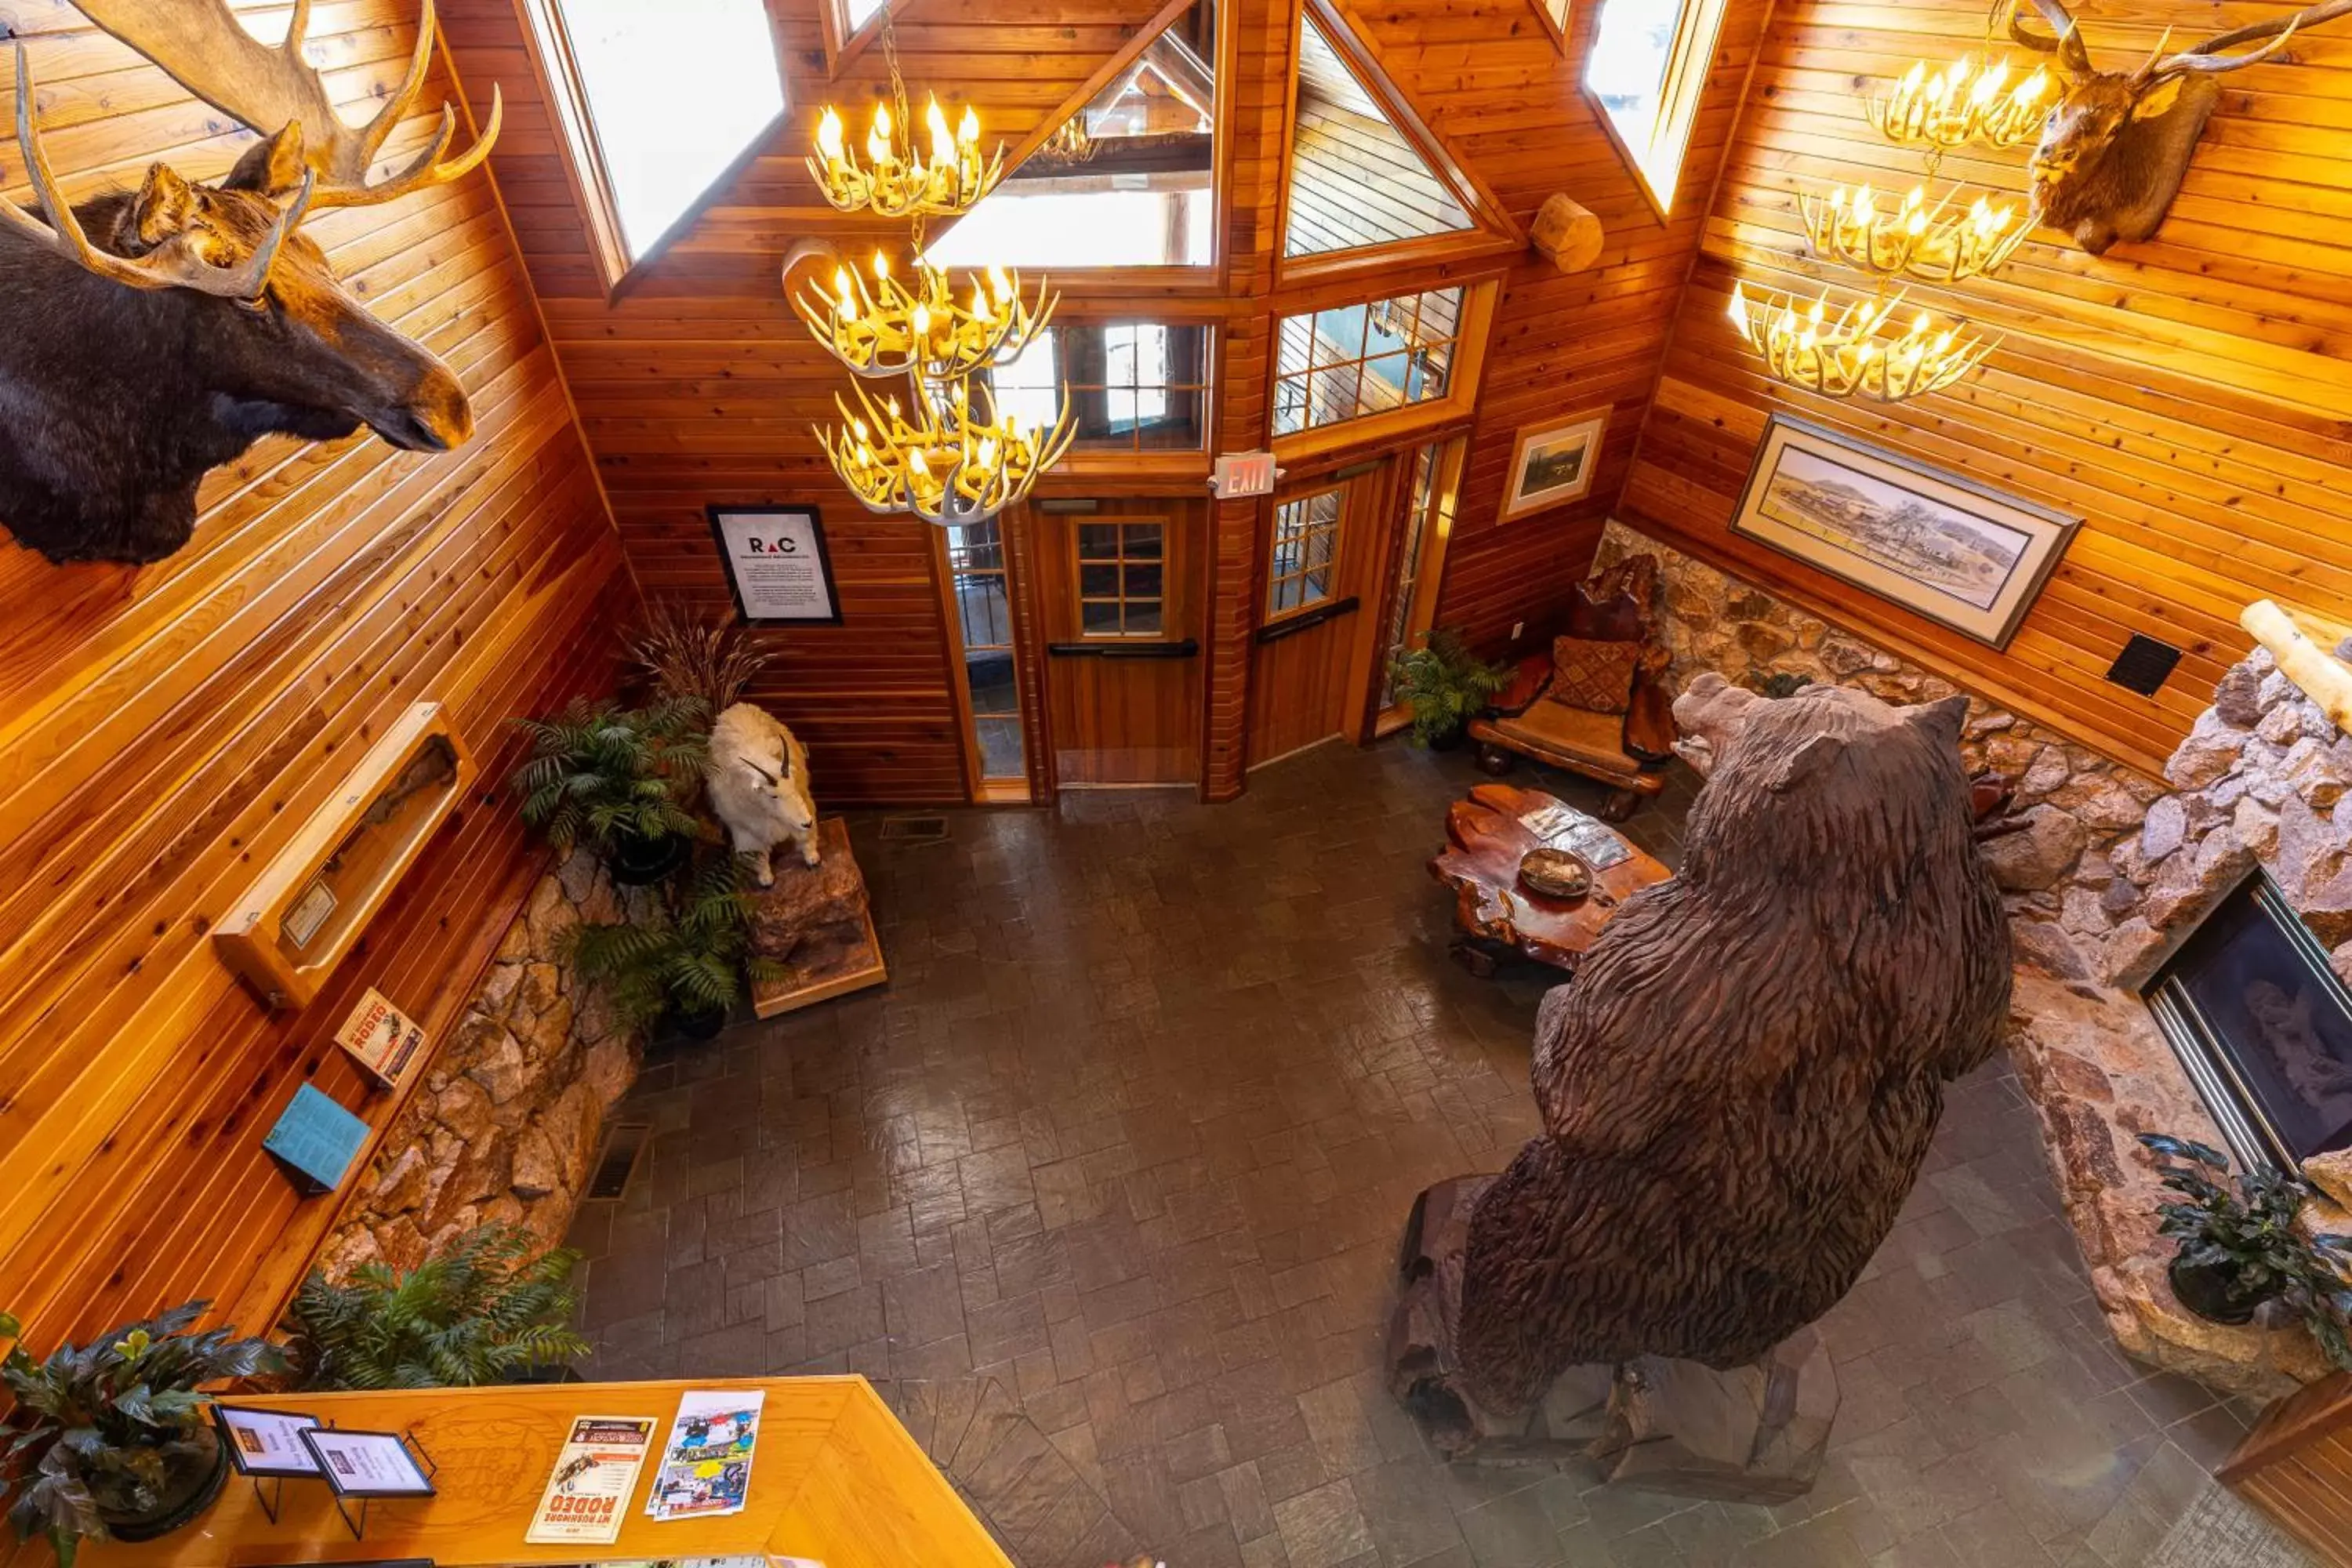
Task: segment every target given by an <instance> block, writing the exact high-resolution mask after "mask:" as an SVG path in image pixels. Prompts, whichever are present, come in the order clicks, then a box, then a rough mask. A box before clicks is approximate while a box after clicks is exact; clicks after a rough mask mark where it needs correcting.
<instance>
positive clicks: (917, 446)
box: [785, 6, 1075, 528]
mask: <svg viewBox="0 0 2352 1568" xmlns="http://www.w3.org/2000/svg"><path fill="white" fill-rule="evenodd" d="M882 51H883V58H884V59H885V60H886V61H887V63H888V67H889V72H890V92H889V97H888V99H887V101H886V102H883V103H881V104H877V106H876V107H875V110H874V118H873V121H872V123H871V125H870V126H869V128H868V130H867V132H866V156H865V158H864V160H863V161H860V159H859V158H858V156H857V154H856V153H855V152H853V151H852V150H851V149H850V147H849V146H848V144H847V140H846V137H845V132H844V130H843V127H842V120H841V113H840V111H839V110H835V109H834V108H833V107H832V106H830V105H827V106H826V108H825V111H824V116H823V117H822V118H821V119H819V120H818V121H817V128H816V153H815V154H814V156H812V157H811V158H810V159H809V160H808V171H809V176H810V178H812V179H814V181H815V182H816V184H817V188H818V189H819V190H821V191H823V192H824V198H825V200H826V201H828V202H830V203H832V204H833V205H834V206H835V207H836V208H838V209H839V210H841V211H843V212H872V213H875V214H876V215H877V216H882V217H887V218H908V219H911V220H912V222H911V225H910V228H911V235H910V242H911V243H910V250H911V252H912V255H913V264H912V267H911V268H910V271H909V273H908V277H907V279H906V280H905V281H903V282H902V281H901V280H900V279H899V277H898V273H897V272H896V270H895V269H894V268H892V266H891V262H890V258H889V257H888V255H887V253H885V252H882V251H878V250H877V251H876V252H875V253H874V260H873V264H872V267H871V268H870V279H869V278H868V277H866V276H861V275H860V274H859V273H858V271H857V270H856V268H853V267H851V266H849V265H848V264H846V263H840V264H837V265H836V266H835V268H834V270H833V276H832V278H831V279H829V280H826V281H825V282H819V281H817V280H815V279H810V280H807V281H804V282H803V284H802V285H801V287H800V289H799V291H798V292H797V293H795V294H793V310H794V312H795V313H797V314H798V315H799V317H800V319H801V322H802V324H803V325H804V326H806V327H807V328H808V330H809V332H810V335H812V336H813V337H814V338H815V339H816V341H817V342H820V343H822V344H824V349H825V352H826V353H830V354H832V355H833V357H834V358H835V359H836V360H838V361H840V362H841V364H842V366H843V368H844V369H845V370H847V371H848V372H849V373H850V374H852V375H854V376H856V377H857V378H858V379H859V381H860V382H861V383H862V382H865V381H870V380H878V379H883V378H887V377H890V376H899V375H903V376H905V377H906V378H907V390H908V396H907V399H906V401H905V402H904V403H901V402H900V400H899V399H898V397H897V396H895V395H886V396H884V397H883V399H882V400H881V402H880V403H879V404H877V402H876V401H875V399H874V398H873V397H872V396H870V395H868V394H867V393H866V388H865V387H864V386H863V385H862V384H861V385H858V386H856V387H855V388H854V390H855V392H856V406H855V407H852V406H851V405H850V404H849V403H848V401H846V400H845V399H844V398H842V397H841V396H840V395H837V394H836V395H835V397H834V406H835V408H837V409H838V410H840V413H841V418H842V423H841V424H840V426H835V427H827V426H822V425H820V426H816V427H815V430H816V438H817V444H818V445H819V446H820V447H823V448H824V456H825V461H827V462H828V463H830V464H832V465H833V471H834V473H835V474H836V475H837V476H839V478H840V479H841V482H842V483H843V484H845V485H846V486H848V487H849V493H850V494H852V495H854V496H856V498H857V500H858V503H859V504H860V505H862V506H864V507H865V508H866V510H868V511H873V512H880V513H885V514H898V515H902V516H911V517H918V518H920V519H922V520H923V521H925V522H929V523H936V524H938V525H940V527H943V528H953V527H960V526H963V525H966V524H970V523H976V522H984V521H987V520H988V519H990V518H992V517H994V516H995V515H996V514H997V513H999V512H1001V511H1003V510H1004V509H1005V508H1007V507H1009V506H1012V505H1013V504H1014V503H1016V502H1018V501H1019V500H1022V498H1024V496H1026V495H1027V494H1028V493H1029V490H1030V488H1031V487H1032V486H1034V484H1035V483H1036V482H1037V476H1038V475H1039V474H1041V473H1043V472H1044V471H1045V469H1047V468H1051V467H1052V466H1053V465H1054V464H1055V463H1056V462H1058V461H1059V460H1060V459H1061V458H1062V456H1063V454H1064V453H1066V452H1067V451H1068V450H1069V448H1070V441H1071V439H1072V437H1073V436H1074V434H1075V431H1074V429H1073V426H1072V422H1071V405H1070V398H1069V392H1068V388H1066V387H1065V388H1063V391H1062V397H1061V399H1060V407H1061V415H1060V417H1059V418H1058V420H1056V421H1055V423H1054V424H1053V425H1051V426H1029V425H1025V424H1024V422H1023V421H1022V420H1021V418H1020V416H1018V415H1016V414H1013V413H1009V412H1001V411H1000V410H999V409H998V407H997V405H996V397H995V394H994V393H993V392H992V390H991V388H990V387H989V385H988V384H986V383H984V382H983V383H982V384H980V385H978V386H975V385H974V384H973V382H972V378H973V377H974V376H985V375H986V374H988V373H989V371H990V370H992V368H993V367H995V366H998V365H1003V364H1009V363H1012V362H1013V360H1015V359H1018V358H1019V357H1020V356H1021V354H1022V353H1023V351H1024V350H1025V349H1027V348H1028V347H1029V345H1030V344H1031V343H1032V342H1035V341H1036V339H1037V337H1038V335H1039V334H1040V333H1042V332H1043V331H1045V327H1046V323H1047V322H1049V321H1052V320H1053V316H1054V307H1055V304H1056V303H1057V302H1058V300H1057V297H1056V296H1055V294H1054V293H1053V292H1052V291H1051V290H1049V289H1047V288H1046V286H1045V283H1044V282H1042V281H1041V282H1040V283H1039V284H1038V285H1037V289H1036V292H1035V294H1034V297H1033V298H1026V299H1024V296H1023V293H1022V288H1021V279H1020V275H1019V274H1018V273H1014V272H1009V271H1007V270H1006V269H1004V268H1001V267H992V268H989V269H988V270H987V271H986V272H985V273H979V272H974V273H971V274H968V275H966V277H965V278H964V279H963V282H962V284H961V286H959V285H958V284H957V283H956V282H955V281H954V280H953V279H950V277H949V276H948V274H947V271H946V269H945V268H939V267H934V266H932V265H931V264H930V263H929V261H927V260H925V259H924V257H923V223H924V220H925V219H926V218H932V217H958V216H961V215H963V214H964V213H967V212H969V211H971V209H972V208H973V207H974V206H976V205H979V203H980V202H981V201H982V199H983V198H984V197H986V196H987V195H988V194H989V192H991V191H992V190H994V189H995V188H996V183H997V181H998V180H999V179H1000V178H1002V177H1003V172H1004V148H1003V144H1002V143H999V144H998V146H997V148H996V151H995V152H994V153H992V154H990V155H989V156H987V157H985V158H983V157H982V155H981V151H980V117H979V116H978V115H977V114H975V113H973V112H972V110H971V109H970V108H966V109H965V110H964V111H963V118H962V120H961V123H960V124H958V125H957V127H956V128H955V130H954V131H952V132H950V130H949V129H948V117H947V111H946V110H942V109H941V108H940V101H939V100H938V99H936V98H933V99H931V100H930V101H929V106H928V107H927V108H926V110H924V114H923V122H924V127H925V129H926V131H927V132H929V138H930V156H929V159H928V160H926V159H925V158H924V156H923V155H922V153H921V152H920V151H919V149H918V148H917V147H916V146H915V145H914V142H913V140H912V135H913V131H912V125H911V122H910V117H909V116H908V111H907V83H906V79H904V78H903V77H901V76H900V75H899V72H898V37H897V35H896V33H895V31H894V30H893V28H892V26H891V20H890V10H889V7H887V6H885V7H884V8H883V13H882ZM792 273H793V263H792V262H790V261H788V262H787V263H786V264H785V279H786V286H787V287H788V288H789V287H790V285H791V278H792Z"/></svg>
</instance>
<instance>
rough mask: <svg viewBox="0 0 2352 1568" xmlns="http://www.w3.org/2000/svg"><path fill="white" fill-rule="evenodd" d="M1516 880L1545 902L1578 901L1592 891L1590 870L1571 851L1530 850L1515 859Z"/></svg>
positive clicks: (1578, 856)
mask: <svg viewBox="0 0 2352 1568" xmlns="http://www.w3.org/2000/svg"><path fill="white" fill-rule="evenodd" d="M1519 880H1520V881H1521V882H1522V883H1524V884H1525V885H1526V887H1527V889H1528V891H1529V892H1535V893H1541V894H1542V895H1543V896H1544V897H1545V898H1548V899H1568V900H1575V899H1580V898H1583V897H1584V896H1585V895H1586V894H1588V893H1590V892H1591V891H1592V868H1591V866H1589V865H1587V864H1586V863H1585V860H1584V857H1583V856H1581V855H1579V854H1577V853H1576V852H1575V851H1574V850H1572V849H1549V848H1546V849H1530V850H1528V852H1527V853H1526V854H1525V855H1522V856H1520V857H1519Z"/></svg>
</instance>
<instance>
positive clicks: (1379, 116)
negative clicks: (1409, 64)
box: [1283, 10, 1473, 256]
mask: <svg viewBox="0 0 2352 1568" xmlns="http://www.w3.org/2000/svg"><path fill="white" fill-rule="evenodd" d="M1343 25H1344V24H1343ZM1389 90H1391V91H1392V90H1393V89H1389ZM1472 226H1473V225H1472V223H1471V220H1470V215H1469V213H1467V212H1466V211H1465V210H1464V209H1463V205H1462V203H1461V200H1460V199H1459V197H1457V196H1456V195H1455V194H1454V189H1453V187H1452V186H1451V185H1450V184H1448V183H1447V182H1446V180H1445V179H1444V176H1442V175H1441V174H1438V172H1437V171H1436V170H1435V169H1434V168H1433V167H1431V166H1430V163H1429V160H1428V158H1427V157H1425V156H1424V155H1423V153H1422V151H1421V149H1420V148H1419V147H1417V146H1415V145H1414V144H1413V142H1412V139H1411V138H1409V137H1408V136H1406V135H1405V133H1404V132H1402V131H1401V130H1399V129H1398V128H1397V125H1396V123H1395V121H1393V120H1391V118H1390V116H1389V114H1388V112H1387V111H1386V110H1383V109H1382V108H1381V106H1380V104H1379V102H1378V101H1376V100H1374V99H1373V98H1372V96H1371V95H1370V93H1369V92H1367V91H1366V90H1365V89H1364V86H1363V84H1362V83H1361V82H1360V81H1359V80H1358V79H1357V78H1356V76H1355V74H1354V70H1353V69H1352V68H1350V67H1349V65H1347V64H1346V63H1344V62H1343V61H1342V60H1341V59H1340V58H1339V50H1338V49H1336V48H1335V47H1333V46H1332V42H1331V40H1330V39H1329V38H1328V37H1326V36H1325V34H1324V31H1323V28H1322V26H1320V25H1319V24H1318V22H1317V21H1316V19H1315V14H1314V13H1313V12H1312V11H1311V10H1310V11H1308V12H1307V13H1306V14H1305V26H1302V27H1301V28H1300V29H1299V35H1298V98H1297V115H1296V121H1295V123H1294V124H1293V125H1292V127H1291V137H1290V201H1289V208H1288V220H1287V226H1286V232H1285V234H1284V237H1283V253H1284V254H1285V255H1286V256H1313V255H1318V254H1321V253H1324V252H1328V251H1335V250H1357V249H1361V248H1363V247H1368V246H1377V245H1389V244H1392V243H1394V242H1396V241H1398V240H1407V239H1419V238H1423V237H1427V236H1430V235H1434V234H1445V233H1449V232H1452V231H1455V230H1460V229H1466V228H1470V227H1472Z"/></svg>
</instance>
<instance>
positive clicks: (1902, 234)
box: [1797, 185, 2032, 283]
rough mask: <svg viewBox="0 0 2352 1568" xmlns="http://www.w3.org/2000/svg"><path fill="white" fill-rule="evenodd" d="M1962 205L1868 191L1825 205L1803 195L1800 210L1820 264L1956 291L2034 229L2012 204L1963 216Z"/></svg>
mask: <svg viewBox="0 0 2352 1568" xmlns="http://www.w3.org/2000/svg"><path fill="white" fill-rule="evenodd" d="M1958 199H1959V198H1958V192H1955V193H1953V194H1951V195H1947V196H1946V197H1945V198H1944V199H1943V200H1942V201H1941V202H1939V203H1937V205H1935V206H1934V207H1932V208H1931V207H1929V206H1928V205H1927V186H1925V185H1914V186H1912V187H1911V190H1910V192H1909V193H1908V194H1907V195H1905V196H1903V198H1902V199H1901V200H1900V201H1890V200H1889V199H1888V198H1886V197H1883V196H1881V195H1879V194H1878V193H1877V192H1874V191H1873V190H1872V189H1871V188H1870V187H1869V186H1868V185H1864V186H1863V187H1862V188H1861V189H1860V190H1858V191H1850V190H1848V189H1847V188H1846V187H1845V186H1843V185H1840V186H1838V187H1837V188H1836V189H1834V190H1832V192H1830V195H1829V199H1828V200H1826V201H1823V200H1822V199H1821V198H1819V197H1817V196H1812V195H1805V194H1802V193H1800V194H1799V195H1798V197H1797V207H1798V210H1799V212H1800V213H1801V214H1802V215H1803V216H1804V220H1805V238H1806V241H1807V243H1809V244H1810V245H1811V247H1812V251H1813V254H1814V255H1816V256H1819V257H1822V258H1825V259H1828V260H1832V261H1841V262H1843V263H1845V264H1846V265H1847V266H1849V267H1857V268H1862V269H1863V270H1864V271H1866V272H1875V273H1878V274H1880V275H1882V276H1884V277H1889V278H1892V277H1898V276H1908V277H1912V278H1916V279H1923V280H1925V281H1927V282H1930V283H1958V282H1960V281H1961V280H1962V279H1969V278H1981V277H1983V276H1984V275H1985V274H1987V273H1989V272H1990V271H1992V270H1993V269H1994V268H1997V267H1999V266H2000V264H2001V263H2002V262H2004V261H2007V260H2008V259H2009V258H2010V257H2011V255H2012V254H2013V253H2014V252H2015V251H2016V249H2017V247H2018V246H2019V245H2020V244H2021V243H2022V242H2023V241H2024V239H2025V237H2026V234H2027V233H2028V232H2029V231H2030V230H2031V229H2032V224H2030V223H2028V222H2026V221H2025V220H2024V219H2023V218H2022V217H2021V216H2020V215H2019V213H2018V210H2017V208H2016V206H2015V205H2012V204H2007V203H2004V204H2001V205H1995V204H1994V203H1993V202H1992V201H1991V200H1990V199H1989V198H1987V197H1984V196H1979V197H1978V198H1977V199H1976V202H1975V204H1974V205H1972V206H1970V207H1969V210H1968V211H1966V212H1964V213H1962V212H1955V211H1954V210H1953V204H1954V203H1955V202H1957V201H1958Z"/></svg>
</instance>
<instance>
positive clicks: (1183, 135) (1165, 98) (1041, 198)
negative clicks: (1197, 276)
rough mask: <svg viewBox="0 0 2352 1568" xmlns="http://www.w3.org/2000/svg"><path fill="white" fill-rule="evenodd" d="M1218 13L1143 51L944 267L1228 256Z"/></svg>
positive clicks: (1198, 17) (958, 231)
mask: <svg viewBox="0 0 2352 1568" xmlns="http://www.w3.org/2000/svg"><path fill="white" fill-rule="evenodd" d="M1215 60H1216V6H1215V5H1214V4H1213V0H1201V3H1200V4H1198V5H1194V6H1193V7H1192V9H1191V10H1190V11H1188V12H1186V13H1185V14H1184V15H1183V16H1180V17H1178V18H1177V19H1176V20H1175V21H1174V22H1172V23H1171V24H1170V25H1169V26H1167V27H1166V28H1164V29H1163V30H1162V31H1161V32H1160V34H1159V35H1158V36H1157V37H1154V38H1152V39H1151V40H1150V42H1149V43H1147V44H1146V45H1144V46H1143V47H1141V48H1140V49H1139V50H1137V51H1136V53H1135V54H1134V55H1132V56H1131V57H1129V58H1128V59H1127V60H1126V62H1125V63H1124V64H1123V65H1122V66H1121V67H1120V68H1119V69H1118V72H1117V73H1116V74H1115V75H1114V76H1113V77H1112V78H1111V79H1110V80H1109V81H1108V83H1107V84H1105V86H1104V87H1103V89H1102V90H1101V91H1099V92H1097V94H1095V96H1094V97H1093V98H1092V99H1090V100H1088V101H1087V103H1086V104H1085V105H1084V106H1082V107H1081V108H1079V109H1078V110H1076V112H1075V113H1073V114H1071V115H1070V116H1069V118H1068V119H1067V120H1066V121H1064V122H1063V123H1062V124H1061V125H1059V126H1057V127H1055V131H1054V133H1053V134H1052V135H1051V136H1049V137H1048V138H1046V140H1045V142H1044V143H1043V144H1041V145H1040V146H1039V147H1038V148H1037V150H1036V151H1035V152H1034V153H1031V154H1030V155H1029V156H1028V157H1027V158H1026V159H1025V160H1024V161H1023V163H1022V164H1021V166H1020V167H1019V168H1017V169H1015V170H1014V171H1013V173H1012V174H1009V175H1007V176H1006V178H1005V180H1004V183H1003V184H1001V185H999V186H998V187H997V188H996V190H995V191H994V192H993V193H992V195H990V196H989V197H988V199H987V200H985V201H983V202H982V203H981V204H980V205H978V206H976V207H974V208H973V209H972V210H971V212H969V213H967V214H965V215H964V216H962V217H961V218H960V219H958V220H957V221H956V223H955V225H954V226H952V227H950V229H948V230H947V232H946V233H944V234H942V235H941V236H940V238H939V240H938V242H937V243H935V244H934V245H932V246H931V247H930V249H929V255H930V259H932V260H933V261H936V262H938V263H940V265H941V266H944V267H985V266H1000V267H1024V268H1040V269H1044V268H1051V269H1052V270H1055V271H1057V272H1059V271H1068V270H1069V269H1071V268H1104V267H1205V266H1208V265H1209V264H1210V263H1212V262H1213V261H1214V260H1215V259H1216V217H1217V212H1216V125H1217V102H1216V95H1217V84H1216V67H1215Z"/></svg>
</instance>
